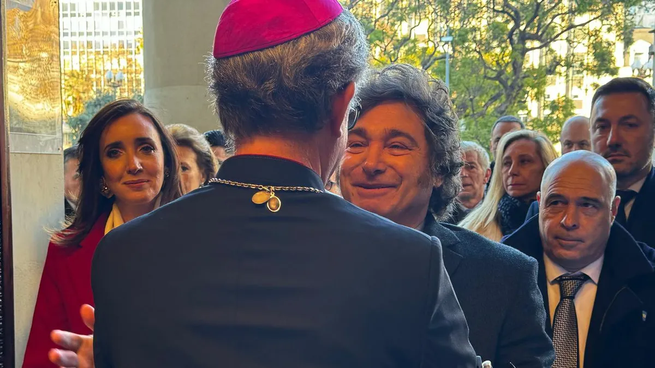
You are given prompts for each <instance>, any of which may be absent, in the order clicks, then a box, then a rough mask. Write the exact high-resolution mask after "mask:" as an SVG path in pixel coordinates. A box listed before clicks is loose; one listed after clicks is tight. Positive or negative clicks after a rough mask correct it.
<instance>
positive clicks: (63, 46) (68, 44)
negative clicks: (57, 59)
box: [62, 41, 71, 50]
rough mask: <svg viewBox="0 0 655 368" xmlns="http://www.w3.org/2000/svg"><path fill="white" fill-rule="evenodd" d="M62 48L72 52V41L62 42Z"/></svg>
mask: <svg viewBox="0 0 655 368" xmlns="http://www.w3.org/2000/svg"><path fill="white" fill-rule="evenodd" d="M62 48H63V49H64V50H70V48H71V43H70V41H64V42H62Z"/></svg>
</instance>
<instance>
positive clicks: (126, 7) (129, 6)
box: [125, 1, 132, 10]
mask: <svg viewBox="0 0 655 368" xmlns="http://www.w3.org/2000/svg"><path fill="white" fill-rule="evenodd" d="M125 10H132V3H131V2H129V1H128V2H126V3H125Z"/></svg>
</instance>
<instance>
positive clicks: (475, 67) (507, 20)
mask: <svg viewBox="0 0 655 368" xmlns="http://www.w3.org/2000/svg"><path fill="white" fill-rule="evenodd" d="M641 2H642V0H576V1H570V0H537V1H535V0H342V3H343V5H344V7H346V8H347V9H349V10H350V11H351V12H353V14H355V16H356V17H358V19H359V20H360V21H361V22H362V24H363V26H364V28H365V32H366V34H367V36H368V39H369V42H370V44H371V47H372V53H373V63H374V64H375V65H376V66H383V65H386V64H389V63H399V62H404V63H409V64H413V65H415V66H418V67H421V68H423V69H424V70H427V71H428V72H430V73H431V74H432V75H433V76H435V77H439V78H441V79H444V76H445V74H446V72H445V63H444V61H445V57H446V50H447V49H448V50H449V52H450V54H451V57H452V58H451V69H450V76H451V78H450V89H451V97H452V99H453V102H454V104H455V106H456V110H457V114H458V116H459V117H460V119H461V120H462V129H463V131H462V136H463V138H465V139H471V140H475V141H478V142H479V143H481V144H482V145H483V146H488V143H489V135H490V131H489V130H490V126H491V124H492V123H493V121H494V120H495V119H496V118H498V117H499V116H502V115H507V114H517V113H518V112H519V111H522V110H526V108H527V105H526V101H528V100H531V101H540V102H541V103H542V106H543V107H544V108H545V110H550V111H551V115H553V116H552V117H545V118H541V119H535V121H534V122H531V123H530V124H529V125H530V126H532V127H533V128H535V129H540V130H542V129H543V131H544V132H545V133H547V134H548V135H549V136H550V137H551V139H555V135H554V134H555V133H554V132H555V131H559V129H561V128H560V126H561V124H562V123H563V121H564V120H563V119H566V118H567V117H569V116H571V115H573V105H572V103H571V101H570V99H568V98H565V97H559V98H556V99H555V100H552V101H545V99H544V95H545V87H546V85H547V80H548V78H549V76H557V75H562V76H568V79H567V82H570V78H571V75H570V71H571V70H572V68H578V69H579V70H582V71H584V72H586V73H587V74H589V75H593V76H602V75H615V74H616V72H617V69H616V68H615V67H614V66H615V64H616V62H615V59H614V41H612V40H611V39H607V38H606V35H608V34H615V35H616V37H617V38H618V39H624V41H625V42H630V37H629V34H630V30H631V29H632V23H631V22H630V17H629V16H627V14H628V10H629V9H631V8H632V7H634V6H637V5H640V3H641ZM446 35H450V36H453V38H454V39H453V42H452V43H451V44H450V45H449V44H447V43H444V42H442V41H441V39H442V37H444V36H446ZM562 44H563V45H568V46H569V50H576V52H575V53H573V52H572V51H571V52H565V53H562V52H559V53H558V52H557V51H556V48H555V47H554V46H557V45H560V46H561V45H562ZM580 45H583V46H584V47H582V48H580V47H578V48H577V49H576V47H577V46H580ZM581 50H582V52H580V51H581ZM535 55H537V56H535ZM550 125H555V126H556V127H552V128H551V127H550Z"/></svg>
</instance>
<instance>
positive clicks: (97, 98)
mask: <svg viewBox="0 0 655 368" xmlns="http://www.w3.org/2000/svg"><path fill="white" fill-rule="evenodd" d="M132 98H133V99H135V100H137V101H139V102H141V103H143V96H142V95H135V96H133V97H132ZM114 100H116V92H114V91H112V90H108V91H101V90H98V91H96V92H95V95H94V97H93V98H91V99H89V100H87V101H86V102H85V103H84V108H83V110H82V112H81V113H80V114H78V115H76V116H68V117H67V119H66V123H67V124H68V126H69V127H70V129H71V135H72V136H71V140H72V142H73V143H75V142H77V140H78V139H79V138H80V134H81V133H82V131H83V130H84V128H86V126H87V125H88V124H89V121H91V118H93V116H94V115H95V114H96V113H97V112H98V111H100V109H102V108H103V107H104V106H105V105H106V104H108V103H110V102H112V101H114Z"/></svg>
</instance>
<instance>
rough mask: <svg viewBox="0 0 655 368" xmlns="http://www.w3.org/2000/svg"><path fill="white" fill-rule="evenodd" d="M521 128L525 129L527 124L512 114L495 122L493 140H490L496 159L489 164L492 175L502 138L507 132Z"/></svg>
mask: <svg viewBox="0 0 655 368" xmlns="http://www.w3.org/2000/svg"><path fill="white" fill-rule="evenodd" d="M521 129H525V124H523V122H522V121H521V119H519V118H517V117H516V116H512V115H506V116H502V117H500V118H499V119H498V120H496V122H495V123H494V125H493V127H492V128H491V140H490V141H489V151H491V157H493V159H494V161H492V162H491V164H489V167H490V168H491V175H493V174H494V173H493V171H494V166H495V165H496V161H495V160H497V159H498V158H497V157H496V149H497V148H498V143H499V142H500V140H501V138H503V137H504V136H505V134H507V133H511V132H515V131H517V130H521Z"/></svg>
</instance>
